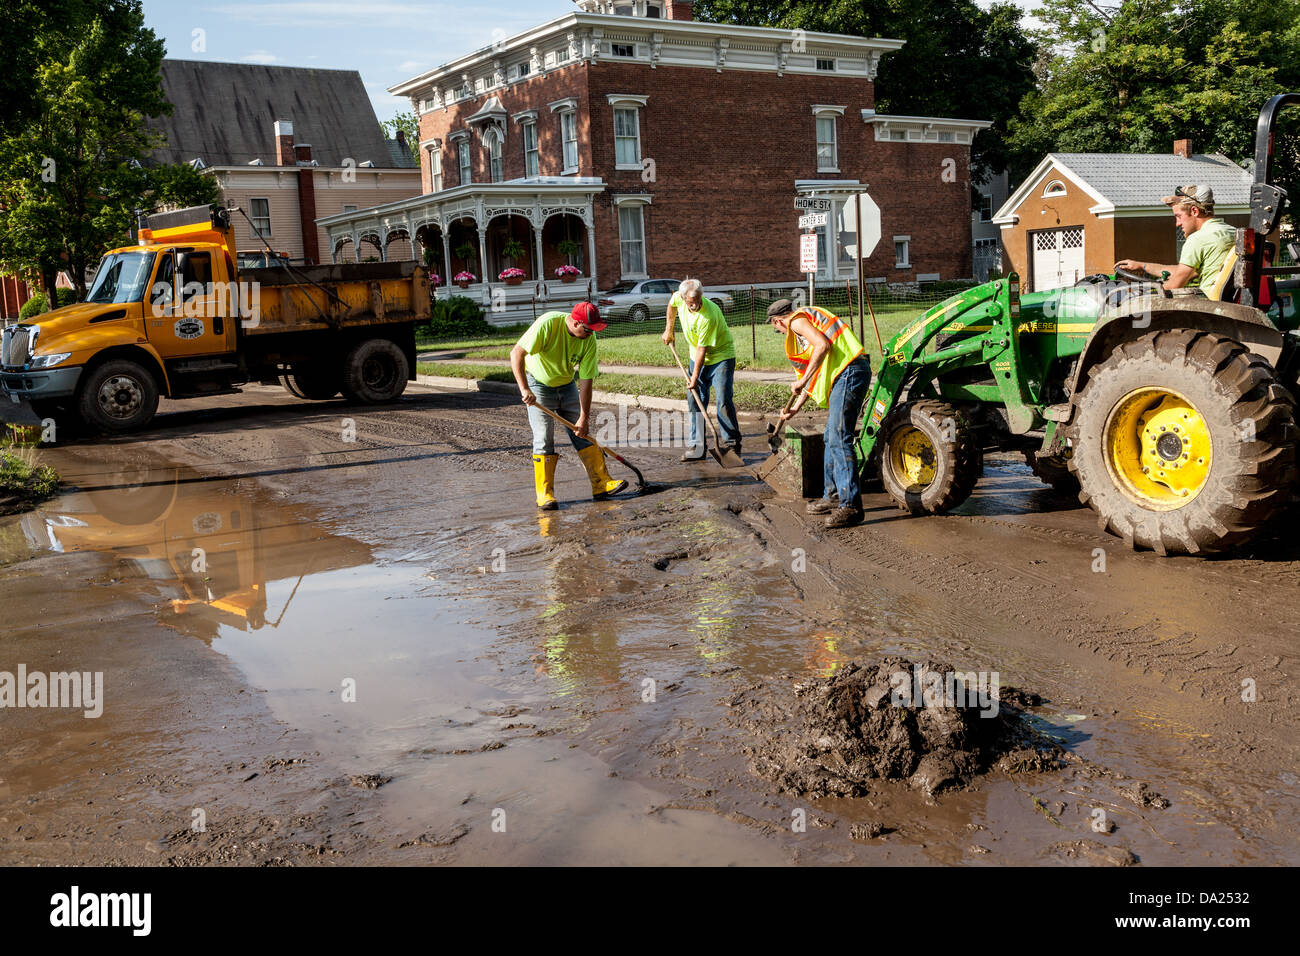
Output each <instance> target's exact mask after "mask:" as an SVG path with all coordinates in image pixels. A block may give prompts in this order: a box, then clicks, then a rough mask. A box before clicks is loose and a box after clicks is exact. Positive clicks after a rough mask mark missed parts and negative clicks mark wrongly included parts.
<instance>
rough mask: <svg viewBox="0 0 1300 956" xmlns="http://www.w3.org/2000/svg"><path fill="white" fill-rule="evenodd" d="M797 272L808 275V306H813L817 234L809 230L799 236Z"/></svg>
mask: <svg viewBox="0 0 1300 956" xmlns="http://www.w3.org/2000/svg"><path fill="white" fill-rule="evenodd" d="M799 271H800V272H806V273H808V304H809V305H812V304H813V296H814V295H815V294H816V287H815V286H814V285H813V281H814V280H815V279H816V277H817V233H815V232H812V231H811V230H810V231H808V232H805V233H803V234H801V235H800V236H799Z"/></svg>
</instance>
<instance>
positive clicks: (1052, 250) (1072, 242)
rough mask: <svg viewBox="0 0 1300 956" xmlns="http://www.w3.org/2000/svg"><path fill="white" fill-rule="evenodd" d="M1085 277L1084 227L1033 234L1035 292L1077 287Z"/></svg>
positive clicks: (1071, 227) (1049, 230) (1070, 227)
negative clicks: (1076, 284)
mask: <svg viewBox="0 0 1300 956" xmlns="http://www.w3.org/2000/svg"><path fill="white" fill-rule="evenodd" d="M1083 275H1084V272H1083V227H1082V226H1069V227H1067V228H1065V229H1048V230H1047V231H1046V232H1036V233H1034V288H1033V291H1034V292H1042V291H1044V290H1045V289H1059V288H1061V287H1062V286H1067V285H1074V284H1075V283H1076V282H1078V281H1079V280H1080V279H1082V278H1083Z"/></svg>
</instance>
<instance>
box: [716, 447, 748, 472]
mask: <svg viewBox="0 0 1300 956" xmlns="http://www.w3.org/2000/svg"><path fill="white" fill-rule="evenodd" d="M718 463H719V464H720V466H723V467H724V468H744V467H745V459H744V458H741V457H740V455H737V454H736V449H727V450H724V451H723V453H722V454H719V455H718Z"/></svg>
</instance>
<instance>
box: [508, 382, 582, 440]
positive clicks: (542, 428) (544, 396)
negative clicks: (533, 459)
mask: <svg viewBox="0 0 1300 956" xmlns="http://www.w3.org/2000/svg"><path fill="white" fill-rule="evenodd" d="M524 374H525V375H526V376H527V378H528V387H529V388H530V389H532V390H533V394H534V395H536V396H537V404H538V405H545V406H546V407H547V408H549V409H550V410H551V411H553V412H555V413H556V414H557V415H559V416H560V417H561V418H567V419H568V420H569V421H571V422H573V423H574V424H575V425H576V424H577V423H578V416H580V415H581V414H582V403H581V402H580V401H579V399H578V383H577V381H572V382H570V383H569V384H568V385H560V386H558V387H556V388H552V387H551V386H549V385H543V384H542V383H541V382H539V381H537V379H535V378H533V375H532V373H531V372H526V373H524ZM528 424H529V425H531V426H532V427H533V454H534V455H554V454H555V425H556V422H555V419H553V418H551V417H550V416H548V415H547V414H546V413H545V412H542V411H539V410H538V409H536V408H533V407H532V406H529V408H528ZM565 431H567V432H568V433H569V441H571V442H573V447H574V448H576V449H577V450H578V451H582V449H584V448H586V447H587V446H588V445H590V444H591V442H589V441H587V439H585V438H579V437H578V435H577V434H576V433H575V432H574V431H573V430H572V429H569V428H566V429H565Z"/></svg>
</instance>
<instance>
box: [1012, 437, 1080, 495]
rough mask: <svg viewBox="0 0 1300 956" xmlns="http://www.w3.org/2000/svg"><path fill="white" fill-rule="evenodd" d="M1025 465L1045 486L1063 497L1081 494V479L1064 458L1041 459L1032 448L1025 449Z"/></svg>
mask: <svg viewBox="0 0 1300 956" xmlns="http://www.w3.org/2000/svg"><path fill="white" fill-rule="evenodd" d="M1025 464H1026V465H1028V466H1029V470H1030V471H1032V472H1033V473H1034V477H1035V478H1037V479H1038V480H1039V481H1041V482H1042V483H1043V484H1045V485H1051V486H1052V490H1053V491H1056V492H1058V493H1059V494H1063V495H1076V494H1078V493H1079V479H1078V478H1076V477H1074V475H1073V474H1072V473H1071V472H1070V464H1069V462H1067V461H1066V460H1065V459H1063V458H1039V457H1038V452H1037V451H1035V450H1034V449H1032V448H1027V449H1025Z"/></svg>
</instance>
